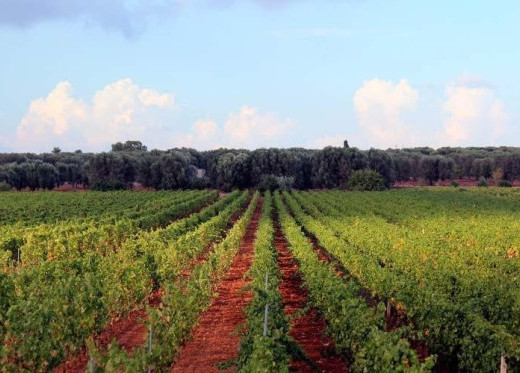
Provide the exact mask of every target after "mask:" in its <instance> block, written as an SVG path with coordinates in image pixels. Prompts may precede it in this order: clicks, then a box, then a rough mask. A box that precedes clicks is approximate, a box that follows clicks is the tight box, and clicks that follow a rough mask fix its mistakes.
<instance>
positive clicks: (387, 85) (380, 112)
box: [354, 79, 419, 146]
mask: <svg viewBox="0 0 520 373" xmlns="http://www.w3.org/2000/svg"><path fill="white" fill-rule="evenodd" d="M418 100H419V92H418V91H417V90H416V89H414V88H413V87H412V86H411V85H410V84H409V83H408V81H406V80H404V79H403V80H401V81H400V82H399V83H394V82H392V81H387V80H381V79H372V80H369V81H366V82H364V83H363V86H362V87H361V88H359V89H358V90H357V91H356V93H355V95H354V109H355V112H356V115H357V118H358V122H359V124H360V126H361V128H362V129H363V130H364V131H366V133H367V134H368V135H369V136H371V138H372V139H373V143H374V145H378V146H393V145H394V144H397V143H399V144H401V143H410V142H415V139H414V137H413V135H412V133H413V131H412V130H413V128H411V123H409V122H408V121H406V120H405V118H404V114H406V113H407V112H413V111H414V110H415V108H416V107H417V102H418Z"/></svg>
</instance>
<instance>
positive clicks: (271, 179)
mask: <svg viewBox="0 0 520 373" xmlns="http://www.w3.org/2000/svg"><path fill="white" fill-rule="evenodd" d="M293 185H294V177H289V176H275V175H264V176H263V177H262V179H261V181H260V183H258V185H257V186H256V187H257V189H258V190H260V191H261V192H265V191H266V190H270V191H272V192H273V191H275V190H291V189H292V188H293Z"/></svg>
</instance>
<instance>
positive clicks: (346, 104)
mask: <svg viewBox="0 0 520 373" xmlns="http://www.w3.org/2000/svg"><path fill="white" fill-rule="evenodd" d="M518 19H520V2H518V1H513V0H501V1H498V2H497V1H484V0H483V1H474V0H473V1H469V0H459V1H452V0H450V1H446V0H438V1H416V0H393V1H388V0H343V1H342V0H320V1H318V0H278V1H276V0H112V1H110V2H107V1H105V0H76V1H72V0H71V1H65V0H0V46H1V50H2V52H1V53H0V152H15V151H16V152H44V151H50V150H52V148H53V147H54V146H58V147H60V148H61V149H62V150H64V151H74V150H76V149H82V150H84V151H104V150H110V144H112V143H114V142H117V141H126V140H141V141H142V142H143V143H144V144H145V145H147V146H148V148H149V149H153V148H157V149H169V148H173V147H182V146H185V147H193V148H196V149H199V150H206V149H214V148H218V147H228V148H248V149H255V148H259V147H306V148H321V147H324V146H327V145H333V146H334V145H342V144H343V140H344V139H347V140H348V142H349V144H350V145H351V146H356V147H358V148H361V149H368V148H371V147H376V148H395V147H412V146H431V147H434V148H438V147H441V146H490V145H492V146H500V145H510V146H520V126H519V119H520V105H519V103H520V90H519V87H518V84H520V48H519V47H518V35H520V23H519V22H518Z"/></svg>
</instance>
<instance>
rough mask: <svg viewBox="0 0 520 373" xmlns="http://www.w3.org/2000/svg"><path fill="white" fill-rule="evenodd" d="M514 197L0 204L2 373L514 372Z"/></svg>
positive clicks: (519, 250)
mask: <svg viewBox="0 0 520 373" xmlns="http://www.w3.org/2000/svg"><path fill="white" fill-rule="evenodd" d="M519 211H520V192H519V191H518V189H516V188H468V189H463V188H419V189H411V190H390V191H383V192H346V191H340V190H329V191H283V192H282V191H275V192H258V191H250V190H244V191H239V190H235V191H233V192H231V193H228V194H226V195H219V193H218V192H217V191H215V190H193V191H160V192H135V191H117V192H91V191H88V192H76V193H57V192H33V193H17V192H6V193H1V194H0V212H1V214H0V260H1V261H0V265H1V269H2V270H1V273H0V337H1V340H2V343H1V345H0V366H2V367H3V368H2V370H5V371H54V372H69V371H70V372H83V371H85V369H86V368H87V366H88V364H90V363H92V364H94V365H95V366H96V367H97V369H100V370H105V371H115V370H121V371H129V372H134V371H146V370H147V369H151V370H153V371H170V370H172V371H177V372H183V371H211V370H214V371H217V368H216V367H220V368H225V367H231V368H232V369H235V370H238V371H243V372H254V371H276V372H278V371H282V372H283V371H289V370H291V371H295V370H296V371H312V370H313V369H318V370H322V371H335V372H341V371H352V372H363V371H367V372H375V371H378V372H383V371H388V372H390V371H391V372H395V371H402V372H428V371H434V372H436V371H438V372H445V371H461V372H475V371H479V372H493V371H498V370H499V368H500V365H501V363H502V364H507V366H508V371H513V372H514V371H520V369H519V359H520V343H519V342H520V325H519V321H518V320H520V288H519V286H518V284H519V279H518V273H519V269H520V236H519V235H518V233H517V232H518V231H519V228H520V220H519V219H518V212H519Z"/></svg>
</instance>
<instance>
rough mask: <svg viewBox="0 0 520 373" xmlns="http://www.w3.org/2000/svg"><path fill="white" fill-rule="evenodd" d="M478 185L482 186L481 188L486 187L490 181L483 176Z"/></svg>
mask: <svg viewBox="0 0 520 373" xmlns="http://www.w3.org/2000/svg"><path fill="white" fill-rule="evenodd" d="M477 186H478V187H481V188H485V187H487V186H488V183H487V181H486V179H484V178H483V177H481V178H480V179H479V181H478V183H477Z"/></svg>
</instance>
